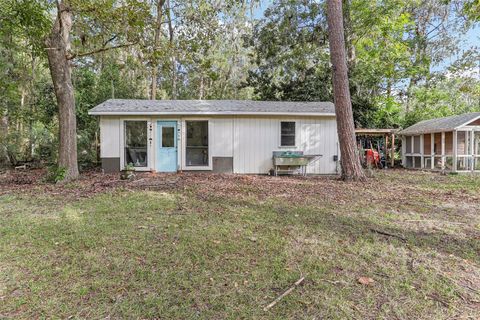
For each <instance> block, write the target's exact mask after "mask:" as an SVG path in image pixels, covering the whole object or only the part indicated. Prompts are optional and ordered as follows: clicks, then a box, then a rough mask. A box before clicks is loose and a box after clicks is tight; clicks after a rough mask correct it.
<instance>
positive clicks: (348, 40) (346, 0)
mask: <svg viewBox="0 0 480 320" xmlns="http://www.w3.org/2000/svg"><path fill="white" fill-rule="evenodd" d="M350 2H351V0H343V15H344V17H345V18H344V23H345V25H344V27H345V28H344V29H345V30H344V32H343V33H344V36H345V47H346V51H347V67H348V70H347V71H351V70H352V68H353V67H355V62H356V61H355V60H356V53H355V46H354V44H353V30H352V16H351V12H350V7H351V3H350Z"/></svg>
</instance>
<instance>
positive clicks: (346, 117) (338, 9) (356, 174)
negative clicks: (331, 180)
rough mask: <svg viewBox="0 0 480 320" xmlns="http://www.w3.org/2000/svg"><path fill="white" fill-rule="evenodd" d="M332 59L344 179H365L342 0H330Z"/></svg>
mask: <svg viewBox="0 0 480 320" xmlns="http://www.w3.org/2000/svg"><path fill="white" fill-rule="evenodd" d="M327 20H328V36H329V42H330V59H331V62H332V67H333V95H334V101H335V113H336V116H337V131H338V139H339V142H340V154H341V166H342V179H343V180H355V181H363V180H365V174H364V172H363V169H362V166H361V165H360V158H359V156H358V150H357V147H356V143H355V127H354V124H353V112H352V101H351V99H350V90H349V86H348V69H347V61H346V54H345V39H344V30H343V15H342V0H328V1H327Z"/></svg>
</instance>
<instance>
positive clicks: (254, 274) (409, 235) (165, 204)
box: [0, 170, 480, 319]
mask: <svg viewBox="0 0 480 320" xmlns="http://www.w3.org/2000/svg"><path fill="white" fill-rule="evenodd" d="M44 174H45V173H44V172H43V171H41V170H38V171H26V172H8V173H3V174H0V219H1V222H2V224H3V226H2V227H3V229H2V227H0V234H3V235H5V237H4V238H3V239H4V240H3V242H2V240H0V242H1V243H0V244H2V245H3V248H4V249H0V258H3V259H7V260H3V261H14V262H11V263H7V262H3V263H1V262H0V272H2V273H3V274H4V275H5V274H7V276H4V277H3V282H2V277H0V301H3V302H5V304H4V307H0V317H1V316H2V315H5V316H7V317H8V316H12V315H18V316H19V317H25V318H28V317H32V316H33V317H38V316H46V317H49V316H54V315H60V316H61V317H64V316H65V317H68V316H74V317H88V316H91V317H106V316H113V317H143V318H154V317H155V316H158V315H159V314H161V313H162V312H163V314H164V315H168V316H170V317H180V318H185V317H190V316H196V317H200V318H225V317H227V318H228V317H234V318H235V317H243V318H245V317H246V318H278V317H281V318H312V317H316V318H339V319H343V318H362V319H364V318H389V319H392V318H397V319H408V318H410V319H411V318H423V319H450V318H465V319H468V318H472V319H477V318H480V312H479V310H480V177H478V176H451V175H450V176H442V175H439V174H436V173H427V172H419V171H404V170H389V171H381V172H377V174H376V175H375V177H374V178H371V179H369V180H368V181H367V182H366V183H344V182H341V181H338V180H337V179H335V178H333V177H306V178H304V177H268V176H249V175H221V174H205V173H179V174H151V173H143V174H137V176H136V178H135V179H134V180H131V181H121V180H119V177H118V175H116V174H113V175H103V174H101V173H98V172H88V173H85V174H83V175H82V176H81V178H80V179H79V180H77V181H75V182H72V183H68V184H60V185H53V184H48V183H44V182H43V176H44ZM112 201H113V202H112ZM2 202H3V204H2ZM160 212H165V213H166V215H164V214H160ZM112 217H113V218H115V219H117V221H112V220H111V219H112ZM58 219H60V220H58ZM72 219H73V220H72ZM84 220H90V222H91V223H92V224H93V225H89V224H87V225H83V224H80V225H78V222H79V221H84ZM18 221H22V222H21V223H19V222H18ZM72 221H74V222H72ZM60 222H62V227H61V228H60V229H59V230H57V229H55V228H54V227H55V226H57V228H58V223H60ZM117 224H120V227H119V226H118V225H117ZM19 225H20V227H19ZM97 225H98V226H101V228H100V229H98V228H97V227H95V226H97ZM114 225H115V226H114ZM127 226H128V227H127ZM171 226H174V227H173V229H172V230H170V228H172V227H171ZM25 228H26V229H25ZM65 228H66V229H65ZM91 228H94V229H91ZM27 229H28V230H29V232H30V233H32V232H33V234H30V233H29V234H28V235H25V236H15V235H14V233H19V234H24V233H23V232H26V230H27ZM159 230H164V231H162V232H160V233H159ZM139 232H140V233H141V234H143V236H142V237H145V238H141V239H138V238H137V237H138V233H139ZM42 234H43V235H44V236H41V235H42ZM72 234H73V235H75V234H76V236H75V237H74V238H71V237H72ZM39 236H40V237H44V238H48V237H52V240H51V241H50V242H51V243H52V244H50V242H49V241H47V242H48V244H44V245H43V246H40V245H37V244H36V242H35V241H36V240H35V239H37V238H38V237H39ZM21 237H23V238H21ZM83 237H86V238H83ZM123 238H128V239H130V241H131V242H128V243H123V242H122V240H118V239H123ZM114 239H116V240H114ZM155 239H157V240H155ZM92 241H93V242H92ZM112 241H114V242H112ZM158 241H160V242H161V243H162V244H163V246H162V247H161V248H158ZM63 242H65V243H68V245H64V246H62V247H61V248H60V250H59V251H53V252H56V253H55V256H52V257H51V258H47V260H45V261H44V260H41V259H42V257H45V255H47V256H49V255H51V254H52V251H51V250H52V249H53V250H55V249H54V248H55V246H58V245H55V243H63ZM182 245H183V246H182ZM179 246H180V247H179ZM130 247H131V249H129V250H127V249H126V248H130ZM75 248H76V249H75ZM82 248H84V249H82ZM105 248H109V249H105ZM152 248H154V249H152ZM155 248H156V249H155ZM30 249H32V250H33V249H35V251H33V252H31V251H29V250H30ZM74 249H75V250H79V251H75V250H74ZM104 250H107V251H104ZM112 250H116V251H112ZM151 250H154V251H155V250H157V251H155V255H154V256H151V255H152V253H151ZM24 251H25V252H24ZM19 252H20V253H19ZM21 252H24V253H25V254H26V253H28V252H30V256H28V257H27V256H26V255H22V254H21ZM117 252H118V253H117ZM174 252H175V254H174ZM122 254H123V255H124V258H125V259H127V260H128V261H130V260H129V259H130V258H131V259H132V260H131V261H130V262H129V263H127V264H128V265H129V266H130V269H129V270H130V271H128V270H124V269H123V267H122V266H121V265H117V266H116V267H112V265H111V266H110V268H113V271H112V270H110V271H109V269H108V268H106V267H105V268H106V269H105V270H104V269H103V266H102V267H100V266H97V265H96V263H97V260H95V262H89V263H86V264H82V263H80V262H78V261H83V260H85V259H86V260H87V261H90V260H89V259H90V258H91V256H92V255H93V256H95V257H96V259H100V260H106V261H110V262H109V263H110V264H112V263H113V265H115V263H114V262H112V261H116V260H117V259H119V258H120V257H121V255H122ZM118 255H120V256H118ZM36 257H37V258H38V259H39V260H37V258H36ZM66 257H68V258H66ZM172 257H175V259H174V260H171V259H173V258H172ZM207 257H209V258H207ZM8 259H10V260H8ZM11 259H13V260H11ZM58 259H61V260H58ZM65 259H66V260H67V261H69V262H66V261H65ZM72 259H73V260H72ZM78 259H81V260H78ZM82 259H83V260H82ZM138 259H140V260H138ZM205 259H207V260H205ZM0 260H1V259H0ZM38 261H42V262H41V263H40V265H43V266H44V267H48V266H51V265H54V266H56V267H55V268H60V269H58V271H57V272H58V273H59V274H60V275H63V276H65V277H66V278H65V280H59V281H60V283H58V281H57V280H52V279H55V278H52V277H53V275H51V274H48V275H45V274H44V272H43V271H41V270H39V269H38V267H37V266H36V265H35V263H38ZM72 261H73V262H72ZM75 261H76V262H75ZM167 262H168V263H167ZM219 262H221V263H220V264H219ZM72 263H73V266H72ZM79 263H80V264H79ZM164 263H166V264H167V265H163V264H164ZM173 266H175V267H174V269H175V268H176V269H175V270H177V271H176V273H175V274H171V273H169V272H173V271H169V272H166V271H164V272H163V273H162V274H163V275H162V276H160V275H158V273H157V271H154V270H159V268H160V269H161V268H162V267H167V268H173ZM82 267H83V268H85V267H86V268H87V269H89V270H90V269H92V268H94V269H95V270H97V269H96V268H99V269H98V270H99V271H96V272H97V273H98V274H97V273H95V275H92V276H91V277H87V278H85V277H84V276H82V275H81V274H82V271H81V270H83V269H82ZM65 268H67V270H70V269H69V268H73V269H74V270H76V273H72V274H70V273H68V272H67V271H65ZM132 268H133V269H132ZM145 268H146V269H145ZM77 269H78V270H77ZM42 270H43V269H42ZM55 270H57V269H55ZM132 270H135V271H133V272H134V274H133V275H130V276H128V277H130V278H128V277H127V274H129V272H132ZM139 270H143V271H141V273H140V274H138V272H140V271H139ZM152 270H153V271H152ZM109 272H110V273H109ZM112 272H113V275H112ZM79 274H80V275H79ZM67 275H68V276H67ZM300 275H304V276H305V283H304V284H302V286H301V287H300V288H298V289H296V290H294V291H293V293H292V294H291V297H290V295H289V297H288V298H286V299H285V301H282V302H280V303H279V305H278V306H275V307H274V308H272V310H271V311H269V312H263V311H262V310H263V307H264V306H265V305H267V304H268V303H269V302H271V301H272V300H273V299H274V298H275V297H276V296H278V295H279V294H280V293H281V292H283V291H284V290H286V289H287V288H288V287H289V286H290V285H291V284H292V283H293V282H295V281H296V280H297V279H298V277H299V276H300ZM57 276H58V275H57ZM68 277H70V278H68ZM126 277H127V278H128V279H127V278H126ZM132 277H133V278H132ZM169 277H176V278H175V279H176V280H173V278H169ZM192 277H194V279H196V280H192ZM195 277H198V279H197V278H195ZM67 278H68V279H67ZM108 279H110V280H111V282H110V281H108ZM212 279H213V280H212ZM219 279H223V280H219ZM359 279H360V280H359ZM362 279H363V280H362ZM370 280H371V281H370ZM32 281H33V282H32ZM52 281H53V283H56V284H57V285H58V284H60V285H66V284H68V285H72V283H71V281H73V282H74V284H75V286H79V287H80V289H78V290H80V291H73V292H71V291H68V292H64V293H55V292H54V291H49V292H51V296H49V295H47V300H48V301H50V303H54V302H55V301H57V302H58V301H60V302H59V303H60V305H61V306H63V307H58V306H57V307H55V306H53V305H49V304H47V305H44V304H42V303H40V302H39V300H38V299H40V298H39V297H40V296H38V295H39V294H40V293H39V292H38V290H39V289H38V288H37V291H35V290H33V291H32V288H31V284H32V283H34V284H35V283H37V282H38V283H39V286H40V287H41V288H43V289H45V290H52V288H53V283H52ZM92 281H93V282H92ZM105 281H106V282H107V283H106V284H104V285H103V286H101V287H97V285H94V283H98V282H102V283H103V282H105ZM132 281H137V282H138V283H143V287H141V286H140V287H137V286H136V285H133V283H132ZM152 281H153V282H154V284H153V283H152ZM199 281H200V282H201V281H203V282H205V283H199ZM219 281H220V282H219ZM26 283H30V285H29V286H26V285H25V284H26ZM117 283H119V284H122V286H123V287H130V289H129V290H130V291H128V290H127V291H128V292H130V293H129V294H128V295H127V296H123V294H122V297H123V298H122V300H121V301H118V299H117V300H115V299H116V298H115V299H114V300H115V301H117V302H109V301H110V300H109V299H110V298H105V299H104V300H102V299H100V300H95V299H94V298H93V297H96V298H97V299H98V296H99V295H101V294H103V295H106V296H107V297H108V296H111V295H112V294H114V293H112V290H113V289H111V288H110V287H112V286H113V287H116V286H117ZM105 285H106V286H107V287H105ZM108 286H110V287H108ZM209 286H210V287H209ZM179 287H182V288H183V287H184V290H188V292H192V294H194V295H193V296H190V295H188V294H187V295H183V296H182V295H178V294H177V291H176V290H178V288H179ZM109 288H110V289H109ZM160 288H162V289H161V290H163V291H162V292H163V293H159V292H157V293H156V292H155V290H160ZM115 290H117V289H115ZM115 290H113V291H115ZM119 290H120V289H119ZM212 290H213V291H212ZM84 291H85V292H86V293H85V294H83V293H84ZM79 292H80V293H79ZM142 292H143V293H142ZM115 294H117V293H115ZM145 294H146V295H147V296H148V297H150V298H151V299H153V300H152V301H154V302H152V301H150V300H148V299H147V300H145V297H143V295H145ZM85 295H86V296H85ZM90 295H91V297H90ZM247 296H248V298H247ZM186 297H187V298H186ZM188 297H189V298H188ZM150 298H149V299H150ZM85 299H86V300H85ZM185 299H186V300H185ZM189 299H192V300H189ZM21 301H26V302H25V303H27V302H28V303H27V304H25V303H20V302H21ZM95 301H97V302H95ZM99 301H100V302H99ZM166 301H167V302H168V303H167V302H166ZM74 302H76V303H80V304H81V305H83V307H82V308H80V309H79V308H76V307H73V304H72V303H74ZM171 304H173V305H175V304H179V305H180V307H179V308H177V309H171V308H170V309H169V307H168V306H171ZM19 306H20V307H19ZM107 307H108V308H107ZM62 308H64V309H62ZM69 308H73V311H72V312H70V313H69V311H67V310H69ZM102 308H107V309H102ZM102 310H103V311H102ZM105 310H110V311H108V312H106V311H105ZM174 310H176V311H174Z"/></svg>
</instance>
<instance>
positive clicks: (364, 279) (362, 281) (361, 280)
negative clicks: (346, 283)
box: [357, 277, 375, 286]
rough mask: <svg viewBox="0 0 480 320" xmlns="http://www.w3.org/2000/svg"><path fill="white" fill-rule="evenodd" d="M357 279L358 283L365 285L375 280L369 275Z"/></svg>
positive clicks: (371, 283)
mask: <svg viewBox="0 0 480 320" xmlns="http://www.w3.org/2000/svg"><path fill="white" fill-rule="evenodd" d="M357 281H358V283H360V284H363V285H365V286H370V285H373V283H374V282H375V280H373V279H372V278H369V277H360V278H358V279H357Z"/></svg>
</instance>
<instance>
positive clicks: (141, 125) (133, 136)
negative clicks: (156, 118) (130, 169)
mask: <svg viewBox="0 0 480 320" xmlns="http://www.w3.org/2000/svg"><path fill="white" fill-rule="evenodd" d="M147 130H148V129H147V121H125V165H128V164H132V165H133V166H135V167H146V166H147V165H148V154H147V144H148V138H147V135H148V134H147Z"/></svg>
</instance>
